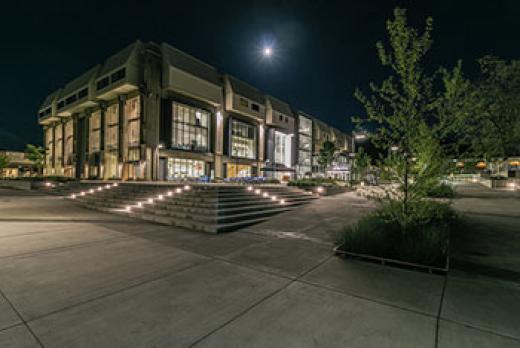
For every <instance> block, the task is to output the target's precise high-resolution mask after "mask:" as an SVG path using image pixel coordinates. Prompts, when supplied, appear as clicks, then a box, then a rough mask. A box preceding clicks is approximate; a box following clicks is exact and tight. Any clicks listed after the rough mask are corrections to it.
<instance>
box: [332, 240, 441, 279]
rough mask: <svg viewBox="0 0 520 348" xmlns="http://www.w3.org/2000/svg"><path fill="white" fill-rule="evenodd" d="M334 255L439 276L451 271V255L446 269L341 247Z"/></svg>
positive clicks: (336, 248)
mask: <svg viewBox="0 0 520 348" xmlns="http://www.w3.org/2000/svg"><path fill="white" fill-rule="evenodd" d="M333 250H334V254H335V255H339V256H345V257H349V258H357V259H361V260H365V261H371V262H377V263H380V264H382V265H387V264H388V265H390V266H399V267H404V268H409V269H418V270H422V271H426V272H429V273H439V274H446V273H448V271H449V269H450V257H449V255H448V256H447V257H446V266H445V267H444V268H442V267H436V266H428V265H421V264H418V263H413V262H406V261H401V260H394V259H387V258H384V257H379V256H372V255H366V254H357V253H353V252H349V251H345V250H341V249H340V247H339V246H337V247H335V248H334V249H333Z"/></svg>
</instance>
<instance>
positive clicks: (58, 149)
mask: <svg viewBox="0 0 520 348" xmlns="http://www.w3.org/2000/svg"><path fill="white" fill-rule="evenodd" d="M54 136H55V141H54V146H55V147H54V156H55V157H56V162H55V165H56V166H60V165H61V163H62V160H63V126H62V125H61V124H59V125H57V126H56V128H55V130H54Z"/></svg>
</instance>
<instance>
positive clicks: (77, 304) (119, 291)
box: [26, 259, 211, 323]
mask: <svg viewBox="0 0 520 348" xmlns="http://www.w3.org/2000/svg"><path fill="white" fill-rule="evenodd" d="M210 261H211V260H210V259H208V260H202V261H201V262H197V263H195V264H193V265H189V266H186V267H183V268H181V269H178V270H175V271H173V272H170V273H167V274H163V275H161V276H157V277H155V278H150V279H146V280H142V281H140V282H137V283H135V284H130V285H128V286H126V287H123V288H120V289H117V290H113V291H109V292H107V293H105V294H101V295H99V296H95V297H92V298H89V299H86V300H83V301H80V302H77V303H74V304H71V305H68V306H64V307H62V308H58V309H55V310H53V311H50V312H47V313H45V314H42V315H39V316H35V317H33V318H31V319H29V320H27V321H26V322H27V323H32V322H34V321H37V320H40V319H43V318H47V317H49V316H52V315H55V314H58V313H60V312H64V311H67V310H70V309H73V308H75V307H80V306H83V305H85V304H88V303H90V302H94V301H98V300H101V299H104V298H107V297H111V296H114V295H118V294H120V293H123V292H126V291H128V290H132V289H134V288H138V287H140V286H143V285H147V284H150V283H154V282H157V281H160V280H163V279H166V278H169V277H172V276H174V275H177V274H179V273H182V272H185V271H188V270H190V269H192V268H195V267H198V266H202V265H205V264H208V263H209V262H210Z"/></svg>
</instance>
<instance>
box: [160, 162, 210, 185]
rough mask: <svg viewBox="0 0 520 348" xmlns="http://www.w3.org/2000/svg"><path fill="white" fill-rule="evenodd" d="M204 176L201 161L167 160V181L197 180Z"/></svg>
mask: <svg viewBox="0 0 520 348" xmlns="http://www.w3.org/2000/svg"><path fill="white" fill-rule="evenodd" d="M204 175H205V165H204V162H203V161H198V160H192V159H184V158H168V180H173V179H176V178H199V177H201V176H204Z"/></svg>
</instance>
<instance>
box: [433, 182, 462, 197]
mask: <svg viewBox="0 0 520 348" xmlns="http://www.w3.org/2000/svg"><path fill="white" fill-rule="evenodd" d="M426 195H427V196H428V197H434V198H453V197H454V196H455V191H454V190H453V187H451V186H450V185H448V184H444V183H442V184H439V185H436V186H432V187H430V188H429V189H427V190H426Z"/></svg>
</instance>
